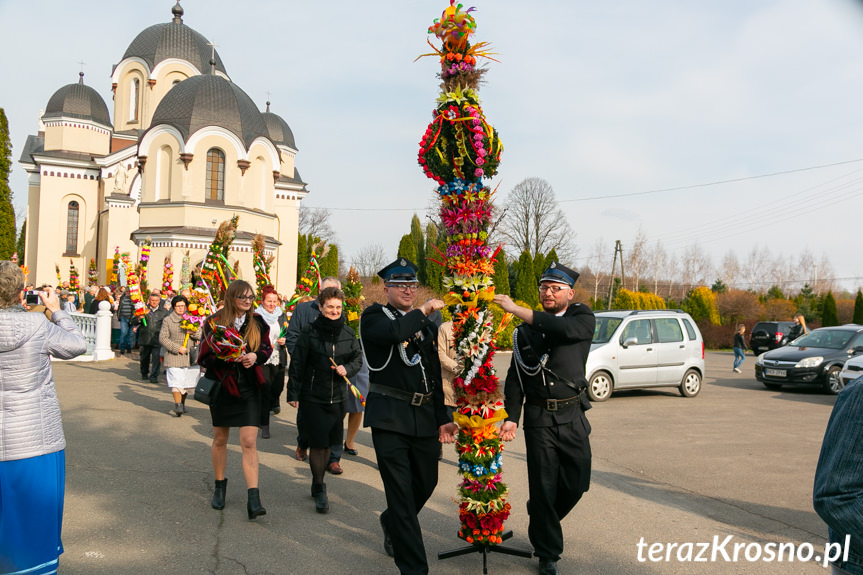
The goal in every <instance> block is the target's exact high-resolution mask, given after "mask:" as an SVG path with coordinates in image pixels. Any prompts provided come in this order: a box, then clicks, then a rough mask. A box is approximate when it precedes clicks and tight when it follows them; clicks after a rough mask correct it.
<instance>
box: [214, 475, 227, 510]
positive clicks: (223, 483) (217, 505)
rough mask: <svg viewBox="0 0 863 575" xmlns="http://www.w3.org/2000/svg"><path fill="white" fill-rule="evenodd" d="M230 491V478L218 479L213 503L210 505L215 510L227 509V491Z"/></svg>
mask: <svg viewBox="0 0 863 575" xmlns="http://www.w3.org/2000/svg"><path fill="white" fill-rule="evenodd" d="M227 489H228V478H227V477H226V478H225V479H216V490H215V491H214V492H213V501H212V503H210V505H212V506H213V509H224V508H225V491H227Z"/></svg>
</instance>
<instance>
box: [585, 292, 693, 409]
mask: <svg viewBox="0 0 863 575" xmlns="http://www.w3.org/2000/svg"><path fill="white" fill-rule="evenodd" d="M585 373H587V374H588V375H587V381H588V387H587V392H588V395H589V396H590V399H591V400H592V401H605V400H607V399H608V398H609V397H611V394H612V392H614V391H617V390H621V389H642V388H647V387H676V388H678V390H679V391H680V394H681V395H683V396H684V397H694V396H696V395H698V392H699V391H701V381H702V379H703V378H704V338H702V337H701V332H699V331H698V326H696V325H695V321H693V319H692V317H690V315H689V314H688V313H686V312H684V311H683V310H670V309H663V310H620V311H617V310H615V311H603V312H597V313H596V329H595V331H594V333H593V343H592V344H591V346H590V354H589V355H588V356H587V366H586V369H585Z"/></svg>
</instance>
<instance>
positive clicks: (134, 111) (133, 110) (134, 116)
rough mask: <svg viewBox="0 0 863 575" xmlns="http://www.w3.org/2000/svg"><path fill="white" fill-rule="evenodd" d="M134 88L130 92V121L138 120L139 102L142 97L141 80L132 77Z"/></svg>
mask: <svg viewBox="0 0 863 575" xmlns="http://www.w3.org/2000/svg"><path fill="white" fill-rule="evenodd" d="M131 88H132V89H131V90H130V92H129V121H130V122H137V121H138V105H139V104H138V102H139V100H140V99H141V80H139V79H138V78H132V87H131Z"/></svg>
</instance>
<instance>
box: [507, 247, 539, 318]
mask: <svg viewBox="0 0 863 575" xmlns="http://www.w3.org/2000/svg"><path fill="white" fill-rule="evenodd" d="M536 279H537V278H536V274H535V273H534V271H533V259H532V258H531V257H530V253H529V252H528V251H527V250H525V251H523V252H521V257H520V258H518V272H517V275H516V280H515V282H516V283H515V291H514V292H513V295H514V296H515V299H517V300H521V301H523V302H524V303H526V304H528V305H529V306H530V307H536V306H537V304H539V290H538V289H537V282H536Z"/></svg>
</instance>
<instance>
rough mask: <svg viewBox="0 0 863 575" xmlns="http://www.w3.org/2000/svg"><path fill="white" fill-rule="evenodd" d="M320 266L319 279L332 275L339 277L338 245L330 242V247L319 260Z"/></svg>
mask: <svg viewBox="0 0 863 575" xmlns="http://www.w3.org/2000/svg"><path fill="white" fill-rule="evenodd" d="M318 265H319V266H320V268H321V279H323V278H325V277H327V276H332V277H334V278H337V277H339V246H337V245H336V244H330V249H329V251H327V255H325V256H324V257H323V258H322V259H321V260H320V261H319V262H318Z"/></svg>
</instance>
